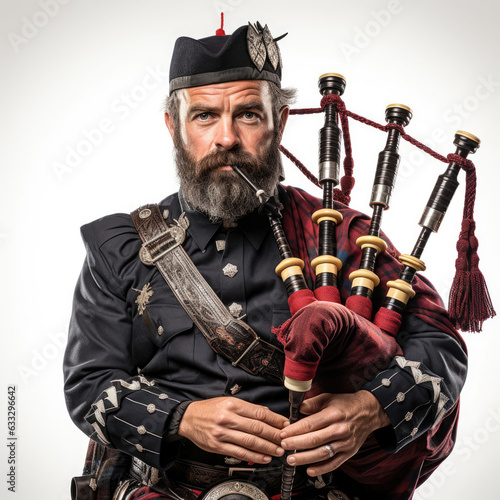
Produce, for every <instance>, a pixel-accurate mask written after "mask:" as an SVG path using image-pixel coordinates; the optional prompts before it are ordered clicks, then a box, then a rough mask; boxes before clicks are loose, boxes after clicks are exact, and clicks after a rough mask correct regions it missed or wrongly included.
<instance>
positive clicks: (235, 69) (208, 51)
mask: <svg viewBox="0 0 500 500" xmlns="http://www.w3.org/2000/svg"><path fill="white" fill-rule="evenodd" d="M216 33H217V34H216V35H215V36H209V37H206V38H202V39H200V40H195V39H194V38H189V37H184V36H183V37H180V38H178V39H177V40H176V42H175V46H174V52H173V54H172V61H171V63H170V92H171V93H172V92H173V91H174V90H177V89H183V88H189V87H200V86H202V85H211V84H215V83H223V82H231V81H235V80H268V81H271V82H274V83H275V84H276V85H278V86H279V87H280V86H281V67H282V63H281V55H280V52H279V48H278V44H277V43H276V42H277V40H280V39H281V38H283V36H285V35H283V36H281V37H279V38H277V39H273V37H272V35H271V32H270V31H269V28H268V27H267V25H266V26H264V27H262V25H261V24H260V23H256V24H255V25H252V24H250V23H248V26H241V27H240V28H238V29H237V30H236V31H235V32H234V33H233V34H232V35H226V34H225V33H224V31H223V29H222V28H221V29H219V30H217V32H216Z"/></svg>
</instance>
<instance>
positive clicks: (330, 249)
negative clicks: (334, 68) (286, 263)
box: [311, 73, 346, 302]
mask: <svg viewBox="0 0 500 500" xmlns="http://www.w3.org/2000/svg"><path fill="white" fill-rule="evenodd" d="M345 86H346V81H345V78H344V77H343V76H342V75H339V74H337V73H327V74H324V75H321V76H320V77H319V80H318V87H319V91H320V94H321V95H322V96H327V95H329V94H337V95H339V96H341V95H342V94H343V93H344V90H345ZM324 113H325V124H324V126H323V127H322V128H321V129H320V131H319V178H318V180H319V183H320V185H321V187H322V189H323V208H321V209H320V210H317V211H316V212H314V213H313V215H312V220H313V222H314V223H316V224H318V226H319V242H318V257H316V258H315V259H313V261H312V262H311V266H312V268H313V270H314V272H315V274H316V283H315V295H316V297H317V298H318V299H319V300H331V301H334V302H340V294H339V293H338V289H337V288H336V287H337V274H338V271H339V270H340V268H341V267H342V261H341V260H340V259H338V258H337V257H335V246H336V245H335V228H336V226H337V225H338V224H340V222H342V214H341V213H340V212H338V211H337V210H334V208H333V190H334V188H335V186H337V185H338V183H339V172H340V145H341V137H342V136H341V130H340V128H339V126H338V113H337V108H336V105H335V104H331V103H329V104H326V105H325V107H324Z"/></svg>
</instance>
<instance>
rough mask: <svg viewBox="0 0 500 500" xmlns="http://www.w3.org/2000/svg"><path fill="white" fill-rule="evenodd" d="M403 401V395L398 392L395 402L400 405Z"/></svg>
mask: <svg viewBox="0 0 500 500" xmlns="http://www.w3.org/2000/svg"><path fill="white" fill-rule="evenodd" d="M404 400H405V395H404V394H403V393H402V392H398V395H397V396H396V401H397V402H398V403H402V402H403V401H404Z"/></svg>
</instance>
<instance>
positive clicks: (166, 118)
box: [165, 113, 175, 139]
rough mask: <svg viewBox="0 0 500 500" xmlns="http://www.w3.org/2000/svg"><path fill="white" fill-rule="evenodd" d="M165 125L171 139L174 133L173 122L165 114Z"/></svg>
mask: <svg viewBox="0 0 500 500" xmlns="http://www.w3.org/2000/svg"><path fill="white" fill-rule="evenodd" d="M165 125H166V126H167V128H168V131H169V132H170V136H171V137H172V139H173V138H174V132H175V131H174V120H173V119H172V117H171V116H170V115H169V114H168V113H165Z"/></svg>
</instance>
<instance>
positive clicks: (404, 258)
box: [399, 254, 426, 271]
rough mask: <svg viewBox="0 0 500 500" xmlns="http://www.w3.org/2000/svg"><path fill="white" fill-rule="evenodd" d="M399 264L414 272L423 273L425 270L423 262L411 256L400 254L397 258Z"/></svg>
mask: <svg viewBox="0 0 500 500" xmlns="http://www.w3.org/2000/svg"><path fill="white" fill-rule="evenodd" d="M399 262H401V263H402V264H404V265H405V266H409V267H411V268H413V269H415V271H425V269H426V267H425V264H424V261H422V260H420V259H417V257H413V255H408V254H401V255H400V256H399Z"/></svg>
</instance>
